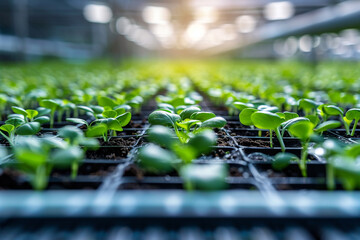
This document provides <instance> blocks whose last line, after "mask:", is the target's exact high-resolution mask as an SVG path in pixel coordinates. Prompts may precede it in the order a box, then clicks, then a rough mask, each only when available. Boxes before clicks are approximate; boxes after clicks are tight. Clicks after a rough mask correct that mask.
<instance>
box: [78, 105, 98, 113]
mask: <svg viewBox="0 0 360 240" xmlns="http://www.w3.org/2000/svg"><path fill="white" fill-rule="evenodd" d="M77 108H78V109H80V110H83V111H85V112H89V113H91V114H94V110H92V109H91V108H89V107H87V106H77ZM101 112H102V111H101Z"/></svg>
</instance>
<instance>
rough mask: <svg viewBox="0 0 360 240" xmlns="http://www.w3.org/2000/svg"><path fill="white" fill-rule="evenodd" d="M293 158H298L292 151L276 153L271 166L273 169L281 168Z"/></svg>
mask: <svg viewBox="0 0 360 240" xmlns="http://www.w3.org/2000/svg"><path fill="white" fill-rule="evenodd" d="M294 160H299V158H298V157H297V156H296V155H294V154H292V153H278V154H276V155H275V157H274V161H273V162H272V167H273V168H274V169H275V170H283V169H284V168H286V167H287V166H288V165H289V164H290V162H291V161H294Z"/></svg>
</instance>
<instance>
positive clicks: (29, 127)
mask: <svg viewBox="0 0 360 240" xmlns="http://www.w3.org/2000/svg"><path fill="white" fill-rule="evenodd" d="M40 129H41V126H40V123H39V122H29V123H24V124H23V125H21V126H20V127H18V128H17V129H16V134H18V135H34V134H36V133H38V132H39V131H40Z"/></svg>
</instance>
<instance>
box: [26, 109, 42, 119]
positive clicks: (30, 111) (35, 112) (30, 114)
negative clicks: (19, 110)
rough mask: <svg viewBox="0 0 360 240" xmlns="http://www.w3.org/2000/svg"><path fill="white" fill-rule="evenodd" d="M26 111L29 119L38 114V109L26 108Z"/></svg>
mask: <svg viewBox="0 0 360 240" xmlns="http://www.w3.org/2000/svg"><path fill="white" fill-rule="evenodd" d="M26 113H27V117H28V118H30V119H33V118H34V117H36V116H37V115H38V114H39V112H38V111H36V110H33V109H27V110H26Z"/></svg>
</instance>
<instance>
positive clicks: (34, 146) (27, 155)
mask: <svg viewBox="0 0 360 240" xmlns="http://www.w3.org/2000/svg"><path fill="white" fill-rule="evenodd" d="M15 146H16V147H15V148H14V155H15V158H16V160H17V161H18V162H21V163H23V164H26V165H28V166H30V167H32V168H36V167H37V166H40V165H43V164H45V163H46V161H47V152H46V151H44V149H43V147H42V145H41V141H40V139H38V138H35V137H21V138H19V139H18V140H17V142H16V145H15Z"/></svg>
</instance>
